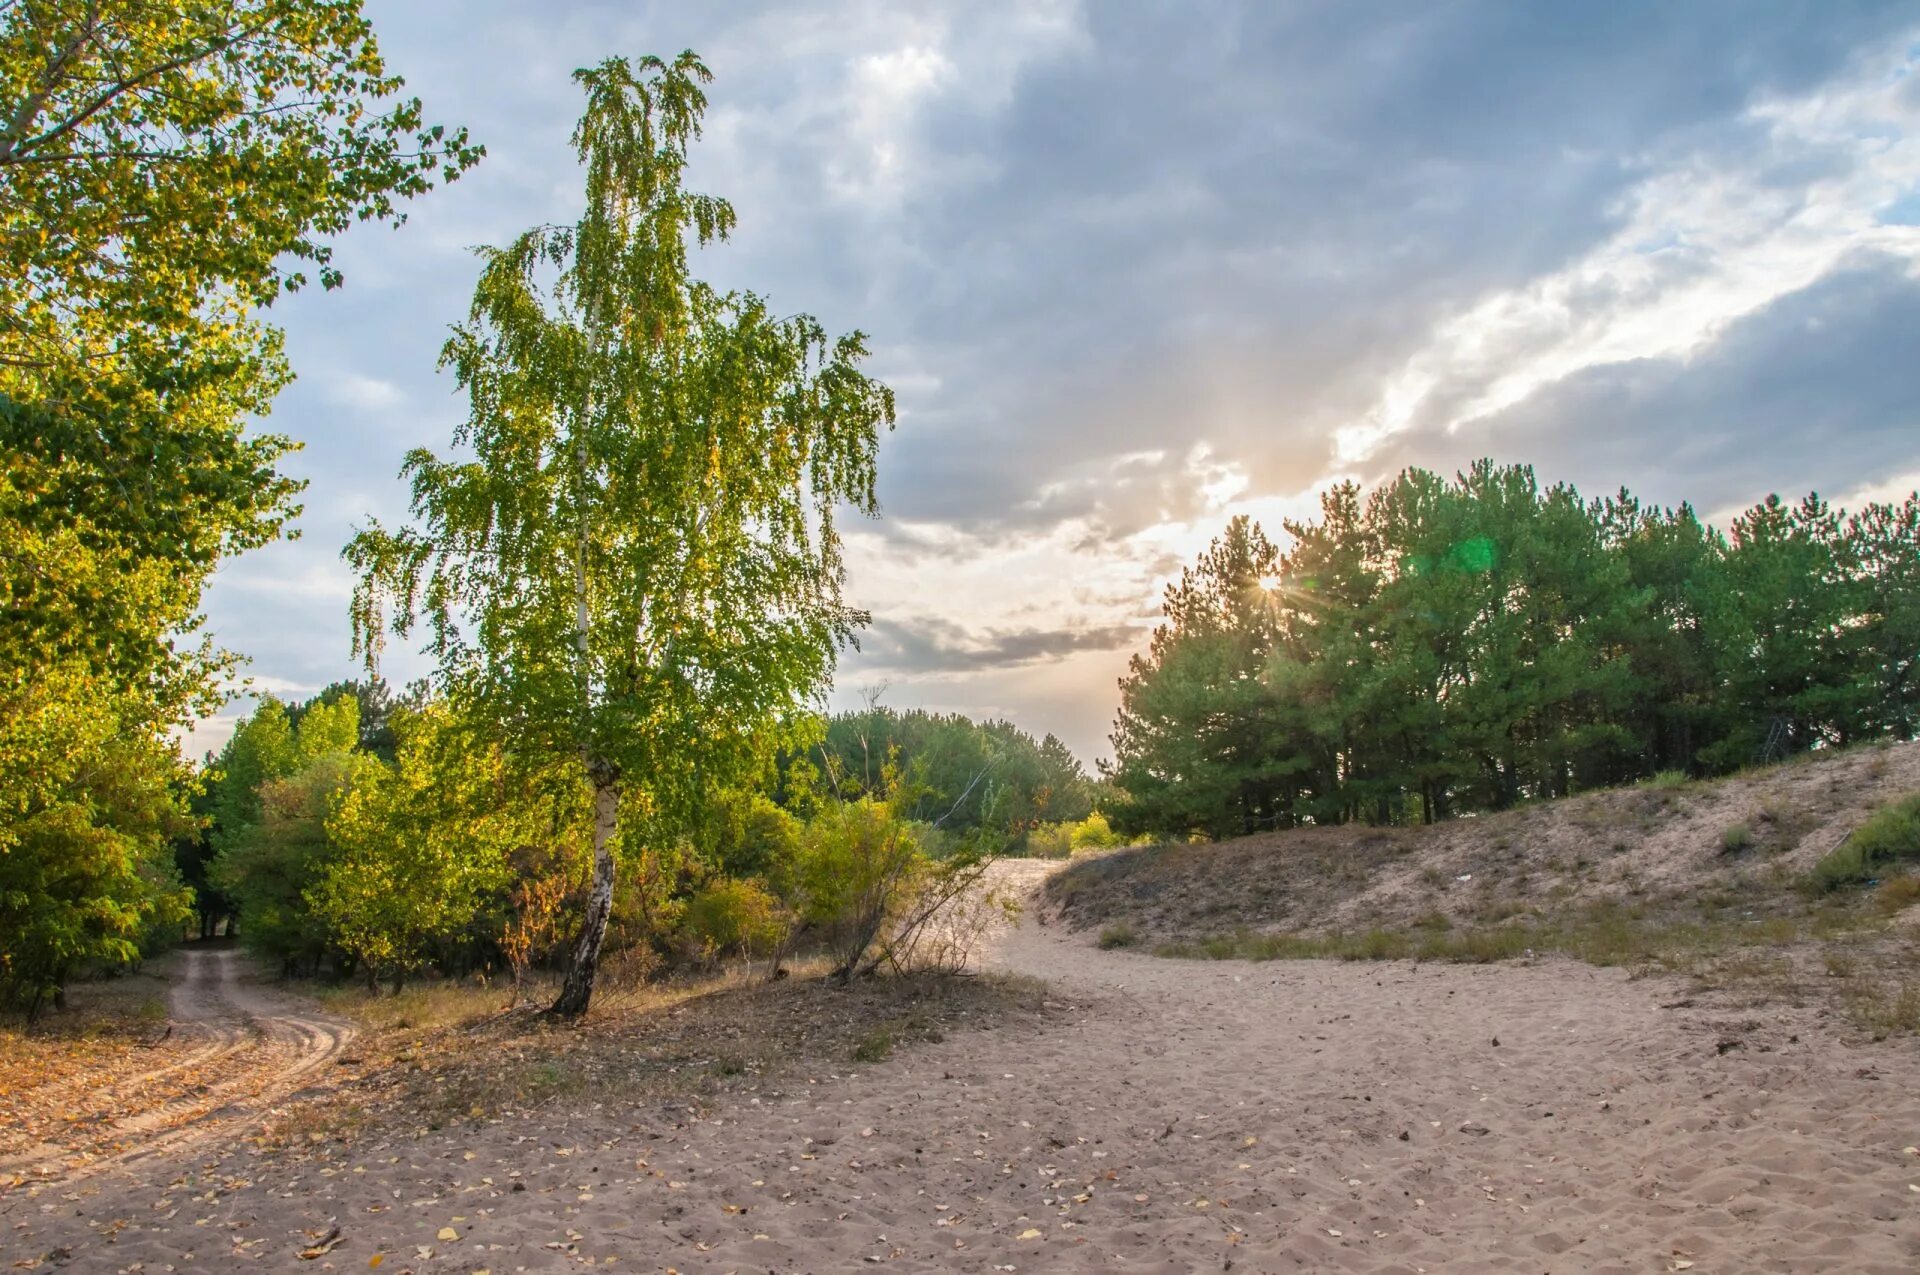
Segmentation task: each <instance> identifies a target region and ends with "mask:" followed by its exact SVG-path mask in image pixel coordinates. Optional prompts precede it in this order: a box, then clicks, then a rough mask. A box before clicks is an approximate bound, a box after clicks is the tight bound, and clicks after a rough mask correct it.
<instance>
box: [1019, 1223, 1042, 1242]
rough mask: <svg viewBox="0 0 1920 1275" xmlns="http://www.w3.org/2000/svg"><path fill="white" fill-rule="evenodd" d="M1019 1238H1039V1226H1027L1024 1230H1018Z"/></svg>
mask: <svg viewBox="0 0 1920 1275" xmlns="http://www.w3.org/2000/svg"><path fill="white" fill-rule="evenodd" d="M1020 1238H1021V1239H1023V1240H1037V1239H1039V1238H1040V1228H1039V1227H1037V1226H1029V1227H1028V1228H1027V1229H1026V1230H1024V1231H1022V1232H1020Z"/></svg>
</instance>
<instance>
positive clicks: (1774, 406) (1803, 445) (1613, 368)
mask: <svg viewBox="0 0 1920 1275" xmlns="http://www.w3.org/2000/svg"><path fill="white" fill-rule="evenodd" d="M1917 331H1920V265H1917V264H1916V263H1915V262H1912V261H1908V260H1906V259H1904V258H1889V257H1885V256H1871V255H1870V256H1865V257H1860V258H1857V259H1855V260H1854V261H1853V262H1852V263H1851V264H1850V265H1849V266H1848V267H1847V268H1845V269H1843V270H1840V271H1838V272H1836V273H1834V274H1832V275H1829V276H1827V277H1825V278H1823V279H1821V280H1820V281H1818V282H1817V283H1814V284H1811V285H1809V286H1807V287H1805V288H1802V289H1801V290H1799V291H1797V292H1794V293H1791V294H1789V295H1787V296H1784V297H1781V298H1779V299H1778V300H1776V301H1774V302H1773V303H1771V304H1770V305H1768V306H1766V307H1765V308H1763V309H1761V310H1760V311H1758V312H1757V313H1754V314H1751V315H1748V316H1746V317H1744V318H1741V319H1738V320H1736V321H1734V322H1732V323H1730V324H1728V325H1727V327H1726V328H1725V329H1724V330H1723V331H1722V332H1721V334H1720V335H1719V337H1718V339H1716V340H1715V341H1714V342H1713V343H1712V344H1710V345H1709V346H1707V347H1706V348H1704V349H1702V350H1700V351H1699V352H1697V353H1695V354H1694V355H1693V356H1692V357H1678V356H1674V357H1667V358H1647V359H1630V360H1625V361H1621V362H1615V363H1607V364H1602V365H1599V366H1595V367H1591V368H1587V369H1583V370H1582V371H1580V372H1577V373H1575V374H1573V375H1570V376H1567V377H1564V378H1562V379H1560V380H1558V381H1556V382H1554V383H1553V384H1551V385H1549V386H1547V387H1544V388H1542V389H1540V390H1538V391H1536V392H1534V393H1533V394H1530V395H1529V396H1528V397H1527V398H1525V399H1524V400H1522V401H1521V402H1519V403H1516V404H1514V405H1513V406H1511V407H1508V408H1505V409H1503V410H1501V411H1499V412H1496V413H1493V414H1492V415H1489V416H1486V417H1482V418H1480V419H1478V420H1475V421H1471V422H1468V423H1464V424H1462V425H1461V426H1459V427H1458V428H1457V429H1455V430H1453V431H1451V432H1449V431H1446V430H1443V429H1439V428H1429V429H1428V430H1426V431H1425V432H1423V433H1420V434H1414V435H1408V436H1407V437H1406V438H1405V439H1402V440H1399V445H1398V446H1396V447H1394V448H1393V449H1392V450H1391V452H1390V453H1389V458H1390V459H1391V460H1392V461H1393V462H1394V463H1396V464H1403V463H1418V464H1426V465H1430V466H1434V467H1437V468H1440V469H1441V470H1443V471H1445V470H1451V469H1455V468H1459V467H1461V466H1464V465H1465V464H1467V463H1469V462H1470V461H1471V460H1473V459H1474V458H1475V457H1478V456H1495V457H1501V458H1512V459H1529V460H1532V461H1534V462H1535V463H1536V464H1537V465H1538V467H1539V468H1540V470H1541V473H1542V476H1543V477H1545V478H1549V479H1554V478H1560V477H1578V478H1579V479H1580V480H1581V481H1582V483H1583V485H1585V486H1587V487H1588V488H1589V491H1590V493H1593V494H1597V493H1598V492H1602V491H1609V490H1612V489H1614V488H1616V487H1618V486H1621V485H1625V486H1628V487H1631V488H1633V489H1634V490H1636V491H1638V492H1640V493H1641V494H1642V495H1644V496H1647V497H1649V498H1652V499H1655V500H1658V501H1661V502H1663V503H1677V502H1679V501H1681V500H1691V501H1693V502H1694V503H1695V504H1696V505H1697V506H1698V507H1699V508H1700V509H1701V511H1702V512H1703V513H1716V512H1723V511H1725V510H1727V509H1728V508H1730V507H1731V508H1738V507H1743V506H1745V505H1747V504H1750V503H1752V502H1754V501H1756V500H1759V499H1761V498H1762V497H1764V496H1765V495H1767V494H1768V493H1769V492H1774V491H1778V492H1782V493H1783V494H1804V493H1805V492H1807V491H1810V490H1816V489H1817V490H1820V491H1823V492H1827V493H1830V494H1836V493H1841V492H1845V491H1849V490H1853V489H1856V488H1859V487H1861V486H1862V485H1863V484H1865V485H1871V484H1872V483H1875V482H1877V481H1879V480H1880V479H1882V478H1884V476H1887V475H1892V474H1900V473H1911V472H1912V471H1913V470H1914V469H1915V468H1916V467H1920V358H1915V357H1914V353H1913V334H1914V333H1915V332H1917Z"/></svg>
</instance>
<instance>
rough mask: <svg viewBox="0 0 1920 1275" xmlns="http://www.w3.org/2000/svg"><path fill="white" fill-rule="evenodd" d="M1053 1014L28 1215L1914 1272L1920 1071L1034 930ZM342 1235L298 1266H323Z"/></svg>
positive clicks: (1559, 993) (43, 1231)
mask: <svg viewBox="0 0 1920 1275" xmlns="http://www.w3.org/2000/svg"><path fill="white" fill-rule="evenodd" d="M993 960H994V962H995V963H996V964H998V965H1000V966H1001V967H1003V968H1006V969H1010V970H1014V971H1019V972H1023V973H1029V974H1034V975H1037V976H1040V977H1043V978H1045V979H1047V980H1048V981H1049V983H1050V985H1051V986H1052V988H1053V992H1052V995H1053V998H1054V999H1052V1000H1050V1001H1049V1006H1050V1008H1051V1009H1052V1011H1053V1014H1052V1018H1051V1020H1050V1021H1048V1022H1047V1023H1046V1024H1045V1025H1043V1026H1041V1027H1038V1028H1034V1029H1024V1028H1023V1029H1012V1030H1000V1031H995V1032H991V1033H982V1034H977V1035H966V1036H956V1037H954V1038H951V1039H949V1040H947V1041H945V1042H943V1043H940V1044H937V1045H929V1046H925V1047H920V1048H916V1049H914V1050H912V1051H911V1052H908V1053H903V1054H901V1055H898V1056H896V1057H895V1058H894V1059H893V1060H891V1061H889V1062H886V1063H884V1064H880V1065H877V1066H872V1067H860V1068H849V1069H848V1070H846V1071H844V1072H842V1073H841V1074H838V1075H820V1076H816V1077H813V1078H811V1079H804V1078H803V1079H800V1080H798V1081H796V1082H795V1083H792V1084H790V1085H788V1086H787V1090H786V1093H785V1095H784V1096H783V1097H781V1098H779V1099H773V1098H768V1099H766V1100H755V1101H750V1102H744V1103H741V1104H739V1105H736V1106H734V1107H732V1108H731V1109H719V1110H715V1111H713V1112H710V1113H706V1114H705V1115H704V1116H703V1115H700V1114H698V1113H693V1112H689V1111H686V1110H678V1111H675V1110H666V1111H663V1110H659V1109H652V1110H644V1109H629V1110H622V1109H616V1108H614V1107H612V1106H606V1107H601V1108H596V1109H592V1110H587V1111H581V1112H575V1113H573V1114H571V1115H569V1116H567V1117H566V1118H564V1119H552V1120H549V1121H547V1122H546V1123H545V1124H536V1123H534V1122H533V1121H530V1120H518V1121H508V1122H505V1123H502V1124H498V1125H493V1126H489V1127H487V1128H486V1129H484V1130H483V1131H481V1132H480V1133H478V1134H464V1133H462V1134H455V1133H447V1134H434V1135H427V1136H424V1137H421V1138H418V1139H416V1140H403V1141H399V1142H396V1143H394V1144H393V1145H392V1146H390V1147H388V1148H386V1149H384V1150H381V1149H378V1148H374V1147H361V1148H357V1149H356V1151H355V1153H354V1155H353V1158H352V1159H351V1160H349V1161H348V1162H347V1163H344V1164H342V1163H338V1162H336V1163H333V1164H328V1165H326V1166H324V1167H322V1166H320V1165H318V1164H315V1163H313V1162H310V1161H299V1160H295V1159H293V1158H276V1157H272V1156H256V1155H253V1154H251V1153H247V1152H243V1151H237V1150H226V1151H223V1152H221V1153H220V1154H213V1153H211V1152H209V1151H206V1150H204V1149H203V1152H202V1154H201V1156H200V1157H199V1158H198V1161H197V1162H194V1163H182V1164H180V1165H178V1166H177V1170H176V1171H175V1172H173V1173H167V1174H161V1173H157V1172H155V1169H154V1166H152V1165H151V1164H149V1165H147V1166H145V1167H144V1168H143V1169H142V1170H141V1176H140V1177H133V1176H129V1175H124V1174H123V1175H120V1176H118V1177H115V1176H113V1175H103V1176H102V1177H101V1178H98V1179H96V1180H94V1181H92V1182H89V1183H87V1184H85V1185H84V1186H82V1187H81V1188H79V1189H77V1190H73V1191H70V1192H61V1191H59V1190H57V1189H43V1190H41V1191H39V1192H37V1193H36V1194H34V1195H32V1196H28V1195H27V1193H25V1192H18V1193H15V1194H14V1195H13V1196H11V1197H9V1198H7V1199H6V1200H5V1201H4V1202H3V1203H0V1247H4V1249H5V1251H6V1254H7V1256H8V1257H9V1258H10V1259H13V1258H21V1259H26V1260H29V1261H31V1260H32V1259H33V1258H35V1257H40V1256H42V1255H45V1254H47V1253H49V1252H50V1251H53V1250H62V1249H63V1250H65V1251H66V1253H67V1254H68V1255H69V1256H70V1259H71V1265H70V1267H69V1269H84V1270H121V1269H125V1268H127V1267H128V1266H129V1265H130V1264H131V1263H134V1262H143V1263H144V1264H145V1265H144V1269H145V1270H147V1271H158V1270H165V1269H169V1267H170V1266H171V1268H172V1269H182V1270H184V1269H224V1268H229V1267H231V1266H237V1265H238V1264H239V1263H240V1262H241V1261H242V1260H244V1261H245V1263H246V1264H247V1265H248V1266H255V1267H262V1268H267V1269H278V1268H282V1267H285V1268H297V1269H302V1270H316V1269H339V1270H365V1269H368V1266H369V1262H370V1260H371V1259H372V1258H373V1257H374V1256H376V1255H378V1256H379V1257H380V1258H381V1266H382V1268H383V1269H385V1270H389V1271H391V1270H412V1271H419V1272H425V1271H473V1270H481V1269H486V1270H490V1271H493V1272H507V1271H516V1270H528V1271H544V1270H575V1269H581V1268H584V1267H585V1266H587V1265H588V1264H589V1263H591V1264H593V1265H595V1266H599V1267H610V1268H611V1269H615V1270H664V1269H669V1268H671V1269H675V1270H679V1271H685V1272H694V1271H717V1272H724V1271H742V1272H744V1271H782V1272H784V1271H821V1272H825V1271H842V1270H848V1269H856V1268H857V1269H868V1268H878V1269H886V1270H899V1271H936V1270H939V1271H946V1270H956V1271H981V1272H990V1271H1008V1270H1013V1271H1028V1272H1038V1271H1057V1270H1086V1271H1095V1270H1127V1271H1193V1270H1234V1271H1296V1270H1305V1271H1354V1272H1417V1271H1436V1272H1437V1271H1476V1272H1479V1271H1512V1272H1533V1273H1538V1272H1567V1273H1570V1275H1571V1273H1575V1272H1610V1271H1618V1272H1647V1271H1665V1270H1695V1271H1700V1272H1755V1271H1779V1272H1802V1271H1822V1270H1830V1271H1848V1272H1889V1273H1891V1272H1911V1271H1914V1270H1916V1269H1920V1154H1916V1153H1914V1152H1911V1151H1909V1150H1907V1148H1909V1147H1911V1146H1913V1145H1915V1144H1916V1143H1920V1051H1917V1050H1916V1049H1915V1047H1914V1045H1913V1043H1912V1042H1911V1041H1902V1042H1895V1043H1890V1044H1884V1045H1874V1046H1849V1045H1845V1044H1842V1043H1839V1042H1838V1041H1836V1040H1835V1039H1833V1038H1832V1034H1831V1033H1829V1032H1828V1031H1826V1030H1825V1029H1824V1027H1823V1025H1822V1024H1821V1023H1820V1022H1819V1021H1818V1020H1817V1018H1816V1017H1815V1016H1814V1015H1813V1014H1811V1013H1809V1012H1808V1011H1802V1010H1768V1011H1754V1010H1738V1009H1732V1008H1728V1009H1721V1010H1716V1009H1715V1008H1713V1006H1712V1005H1711V1004H1708V1003H1699V1004H1693V1003H1688V1004H1678V1003H1677V1002H1679V1001H1681V1000H1682V999H1683V997H1682V992H1681V990H1680V985H1679V984H1678V983H1676V982H1671V981H1668V980H1662V979H1644V980H1630V979H1629V978H1628V977H1627V976H1626V975H1625V974H1623V973H1620V972H1618V971H1608V970H1598V969H1592V968H1588V967H1585V966H1580V965H1575V964H1571V963H1566V962H1558V961H1556V962H1547V963H1540V964H1533V965H1526V964H1506V965H1499V966H1484V967H1468V966H1440V965H1422V966H1415V965H1409V964H1367V965H1363V964H1331V963H1321V962H1276V963H1271V964H1263V965H1248V964H1241V963H1238V962H1206V963H1185V962H1173V961H1164V960H1158V959H1155V958H1152V957H1146V956H1137V955H1131V954H1126V953H1115V952H1101V951H1096V950H1094V949H1093V948H1091V947H1090V946H1088V945H1087V944H1086V942H1085V941H1084V938H1081V939H1075V938H1072V937H1070V936H1068V935H1066V934H1064V933H1062V932H1060V931H1059V930H1057V929H1049V928H1047V927H1042V926H1040V925H1037V924H1035V923H1034V922H1033V921H1029V922H1027V923H1026V924H1024V925H1022V926H1021V927H1020V928H1019V929H1017V930H1016V931H1014V932H1013V933H1011V934H1009V935H1006V936H1003V937H1002V938H1001V940H999V942H998V943H997V946H996V951H995V953H994V956H993ZM336 1226H337V1227H338V1228H340V1232H339V1236H338V1238H337V1242H336V1243H335V1244H334V1246H333V1247H331V1248H330V1249H328V1251H327V1252H325V1253H324V1254H322V1255H319V1256H316V1257H315V1258H313V1259H310V1260H308V1261H302V1260H300V1259H299V1257H298V1253H299V1251H300V1250H301V1249H302V1248H303V1247H306V1246H308V1245H312V1244H313V1243H314V1242H315V1241H316V1240H317V1239H319V1238H321V1237H323V1236H325V1235H327V1234H328V1233H329V1232H330V1231H331V1230H332V1229H333V1228H334V1227H336Z"/></svg>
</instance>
